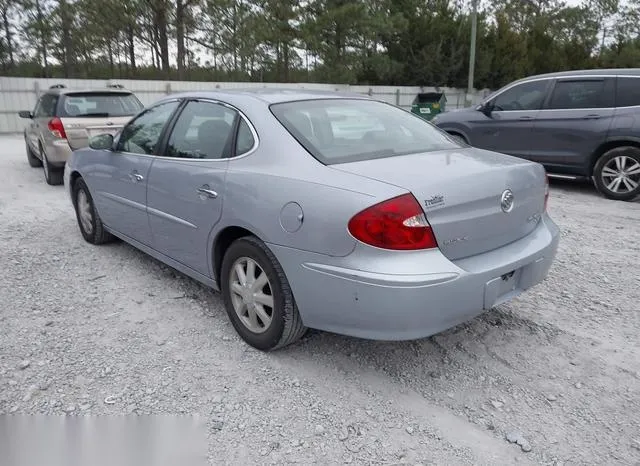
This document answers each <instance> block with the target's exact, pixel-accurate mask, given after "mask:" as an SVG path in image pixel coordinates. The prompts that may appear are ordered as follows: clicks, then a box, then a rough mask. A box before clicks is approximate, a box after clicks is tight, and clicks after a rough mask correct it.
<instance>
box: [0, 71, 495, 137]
mask: <svg viewBox="0 0 640 466" xmlns="http://www.w3.org/2000/svg"><path fill="white" fill-rule="evenodd" d="M54 84H64V85H65V86H67V87H68V88H73V89H91V88H104V87H105V86H106V85H107V84H122V85H123V86H124V87H125V88H127V89H129V90H131V91H133V92H134V93H135V94H136V95H137V96H138V98H139V99H140V101H141V102H142V103H143V104H144V105H149V104H151V103H153V102H154V101H156V100H158V99H159V98H161V97H163V96H165V95H167V94H171V93H173V92H183V91H206V90H216V89H239V88H240V89H242V88H245V89H246V88H264V87H271V88H285V87H286V88H289V89H291V88H294V89H311V90H328V91H343V92H345V91H346V92H355V93H361V94H368V95H370V96H372V97H374V98H378V99H380V100H384V101H386V102H389V103H392V104H394V105H398V106H400V107H403V108H410V107H411V103H412V102H413V99H414V98H415V97H416V94H418V93H420V92H444V94H445V96H446V98H447V103H446V109H448V110H451V109H455V108H459V107H463V106H464V105H465V100H466V91H465V90H464V89H456V88H449V87H441V88H435V87H423V88H421V87H409V86H402V87H395V86H350V85H346V84H312V83H296V84H279V83H278V84H276V83H245V82H241V83H238V82H224V83H223V82H191V81H147V80H127V79H119V80H111V81H108V80H98V79H35V78H6V77H0V134H2V133H4V134H8V133H20V132H22V130H23V129H24V127H25V124H26V122H25V121H24V120H22V119H20V117H19V116H18V112H19V111H20V110H32V109H33V108H34V106H35V103H36V100H37V98H38V97H39V96H40V94H41V93H42V91H44V90H46V89H48V88H49V87H50V86H52V85H54ZM488 92H489V91H488V90H483V91H478V92H476V93H474V94H473V95H471V96H470V97H471V100H472V102H473V103H474V104H475V103H479V102H480V101H481V100H482V99H483V97H484V96H486V95H487V93H488Z"/></svg>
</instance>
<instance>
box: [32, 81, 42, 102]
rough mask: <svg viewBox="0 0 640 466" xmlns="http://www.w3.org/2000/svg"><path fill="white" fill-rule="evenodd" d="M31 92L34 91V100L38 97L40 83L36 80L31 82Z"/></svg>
mask: <svg viewBox="0 0 640 466" xmlns="http://www.w3.org/2000/svg"><path fill="white" fill-rule="evenodd" d="M33 92H35V93H36V100H38V99H39V98H40V83H39V82H38V81H34V82H33Z"/></svg>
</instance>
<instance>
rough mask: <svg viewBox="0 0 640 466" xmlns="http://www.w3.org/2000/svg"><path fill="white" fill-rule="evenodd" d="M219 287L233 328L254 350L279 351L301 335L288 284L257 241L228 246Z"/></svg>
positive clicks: (295, 308) (302, 326)
mask: <svg viewBox="0 0 640 466" xmlns="http://www.w3.org/2000/svg"><path fill="white" fill-rule="evenodd" d="M220 287H221V289H222V297H223V299H224V304H225V308H226V310H227V314H228V315H229V319H230V320H231V323H232V324H233V327H234V328H235V329H236V332H238V334H239V335H240V336H241V337H242V339H243V340H244V341H246V342H247V343H248V344H249V345H251V346H253V347H254V348H257V349H259V350H262V351H270V350H274V349H278V348H282V347H284V346H287V345H290V344H291V343H294V342H295V341H297V340H299V339H300V338H302V336H303V335H304V334H305V332H306V328H305V327H304V325H302V319H301V318H300V314H299V313H298V308H297V306H296V302H295V299H294V298H293V293H292V291H291V287H290V286H289V281H288V280H287V277H286V276H285V274H284V271H283V270H282V267H281V266H280V263H279V262H278V260H277V259H276V257H275V256H274V255H273V253H272V252H271V250H270V249H269V248H268V247H267V246H266V245H265V244H264V243H263V242H262V241H260V240H259V239H257V238H255V237H252V236H247V237H244V238H240V239H238V240H236V241H235V242H233V243H232V244H231V246H229V249H227V251H226V253H225V255H224V259H223V261H222V270H221V272H220Z"/></svg>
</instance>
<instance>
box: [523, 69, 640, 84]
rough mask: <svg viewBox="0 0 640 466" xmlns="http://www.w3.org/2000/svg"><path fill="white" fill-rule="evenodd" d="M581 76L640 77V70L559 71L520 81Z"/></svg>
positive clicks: (528, 77)
mask: <svg viewBox="0 0 640 466" xmlns="http://www.w3.org/2000/svg"><path fill="white" fill-rule="evenodd" d="M580 76H638V77H640V68H606V69H592V70H571V71H558V72H555V73H544V74H536V75H532V76H527V77H526V78H522V79H519V80H518V81H527V80H531V79H540V78H566V77H580Z"/></svg>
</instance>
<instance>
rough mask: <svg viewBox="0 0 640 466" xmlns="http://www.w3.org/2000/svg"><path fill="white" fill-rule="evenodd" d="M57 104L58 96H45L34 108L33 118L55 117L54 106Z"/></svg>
mask: <svg viewBox="0 0 640 466" xmlns="http://www.w3.org/2000/svg"><path fill="white" fill-rule="evenodd" d="M57 103H58V96H56V95H53V94H45V95H43V96H42V97H41V98H40V102H39V103H38V105H37V106H36V110H35V115H34V116H35V117H36V118H48V117H53V116H56V104H57Z"/></svg>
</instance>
